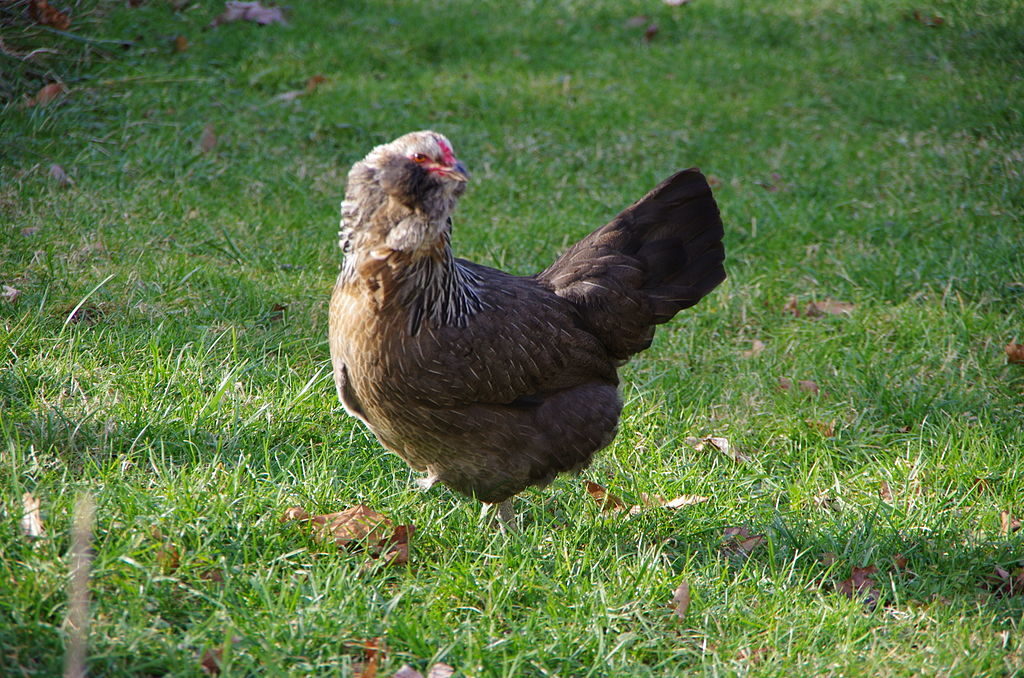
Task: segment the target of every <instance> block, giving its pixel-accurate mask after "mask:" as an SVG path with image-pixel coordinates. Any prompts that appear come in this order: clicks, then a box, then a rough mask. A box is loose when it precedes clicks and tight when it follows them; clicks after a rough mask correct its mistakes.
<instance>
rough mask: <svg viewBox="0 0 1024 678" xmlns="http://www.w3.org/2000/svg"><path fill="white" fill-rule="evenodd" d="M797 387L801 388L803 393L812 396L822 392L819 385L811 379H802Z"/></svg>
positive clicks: (797, 383)
mask: <svg viewBox="0 0 1024 678" xmlns="http://www.w3.org/2000/svg"><path fill="white" fill-rule="evenodd" d="M796 385H797V386H799V387H800V390H801V391H806V392H807V393H810V394H811V395H818V393H820V392H821V389H819V388H818V384H817V383H815V382H813V381H811V380H810V379H802V380H800V381H798V382H796Z"/></svg>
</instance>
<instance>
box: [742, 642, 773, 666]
mask: <svg viewBox="0 0 1024 678" xmlns="http://www.w3.org/2000/svg"><path fill="white" fill-rule="evenodd" d="M771 651H772V650H771V648H770V647H764V646H762V647H756V648H754V649H752V650H740V651H739V652H738V653H737V654H736V659H738V660H740V661H743V662H749V663H751V664H757V663H758V662H759V661H761V660H762V659H764V658H765V657H766V656H767V655H768V654H769V653H770V652H771Z"/></svg>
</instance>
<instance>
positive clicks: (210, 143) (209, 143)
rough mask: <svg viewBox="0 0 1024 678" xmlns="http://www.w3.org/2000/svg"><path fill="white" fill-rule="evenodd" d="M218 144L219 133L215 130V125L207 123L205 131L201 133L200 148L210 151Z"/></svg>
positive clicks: (203, 151) (204, 151)
mask: <svg viewBox="0 0 1024 678" xmlns="http://www.w3.org/2000/svg"><path fill="white" fill-rule="evenodd" d="M216 145H217V135H216V133H215V132H214V131H213V125H211V124H207V125H206V126H205V127H203V133H202V134H200V135H199V150H200V151H201V152H202V153H209V152H210V151H212V150H213V149H214V147H215V146H216Z"/></svg>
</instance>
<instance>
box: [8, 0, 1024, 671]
mask: <svg viewBox="0 0 1024 678" xmlns="http://www.w3.org/2000/svg"><path fill="white" fill-rule="evenodd" d="M131 4H132V3H124V2H113V1H112V0H110V1H107V0H103V1H99V2H98V1H97V0H80V1H78V2H76V3H75V4H74V5H73V6H72V16H71V25H70V27H69V28H68V29H67V31H65V32H63V33H56V32H53V30H46V29H43V28H39V27H38V26H35V25H34V24H33V23H32V22H31V21H29V20H28V19H27V18H26V17H25V16H24V15H22V14H21V12H22V11H23V9H24V6H23V4H19V3H7V4H5V5H4V6H3V7H2V8H0V32H2V35H3V41H4V42H3V46H4V50H3V53H2V54H0V68H2V70H0V81H2V84H0V96H2V97H3V101H2V106H3V107H2V112H0V284H2V285H4V287H2V288H0V289H2V290H3V295H2V296H0V516H2V523H3V525H4V529H3V530H0V674H2V675H11V676H49V675H58V674H60V673H61V672H62V671H63V666H64V652H65V646H66V644H67V642H68V638H69V634H68V629H69V626H68V625H67V623H66V617H67V615H68V602H67V601H68V585H67V583H68V580H69V556H68V553H69V550H70V548H71V528H72V514H73V510H74V506H75V503H76V500H77V498H78V497H79V496H83V495H88V496H91V497H92V498H93V500H94V501H95V507H96V510H95V524H94V526H93V531H92V532H93V537H92V539H93V542H92V549H93V554H94V558H93V561H92V566H91V572H90V576H91V584H90V592H91V596H92V608H91V615H92V621H91V626H90V631H89V649H88V666H89V671H90V674H91V675H96V676H151V675H152V676H156V675H203V671H204V669H203V667H202V666H201V658H202V657H204V656H205V658H206V660H207V661H206V664H207V667H208V668H212V667H213V666H214V665H216V667H217V670H220V671H221V675H239V676H241V675H271V676H277V675H289V676H308V675H340V676H354V675H360V674H362V675H363V676H364V677H365V678H370V676H372V674H373V672H374V671H376V672H377V675H378V676H381V677H385V676H391V675H392V674H394V673H395V672H396V671H398V670H399V667H401V666H402V665H403V664H409V665H410V666H412V667H414V668H415V669H417V670H419V671H421V672H422V673H423V674H424V675H426V674H427V673H428V670H429V669H430V667H431V666H433V665H435V664H437V663H438V662H443V663H444V664H448V665H450V666H451V667H454V668H455V669H456V671H457V673H456V675H458V676H462V675H465V676H474V677H477V676H479V677H492V676H493V677H498V676H508V677H517V678H518V677H523V676H560V677H563V678H568V677H582V676H678V675H684V674H696V675H701V674H707V675H716V676H717V675H734V674H742V675H751V676H781V675H785V676H803V675H837V676H838V675H843V676H911V675H938V676H947V675H948V676H972V675H1024V640H1022V635H1021V632H1022V628H1021V627H1022V623H1024V530H1018V529H1017V528H1018V526H1019V520H1020V518H1021V517H1022V516H1024V365H1020V364H1014V363H1012V362H1010V361H1009V359H1008V355H1007V352H1006V351H1005V350H1004V347H1006V346H1007V345H1008V344H1013V343H1024V218H1022V217H1024V180H1022V175H1021V173H1022V171H1024V78H1022V73H1024V43H1022V39H1021V36H1022V35H1024V2H1021V1H1020V0H988V1H971V2H952V1H940V0H930V1H927V2H926V1H925V0H921V2H916V0H868V1H865V2H853V1H843V0H820V1H812V0H793V1H792V2H774V1H772V0H757V1H752V2H746V3H738V2H727V1H726V0H693V2H689V3H686V4H683V5H682V6H678V7H675V6H669V5H667V4H665V3H663V2H662V1H661V0H646V1H644V2H640V1H618V0H587V1H586V2H578V1H576V0H563V1H561V2H522V3H516V2H503V1H501V0H484V1H479V0H478V1H470V0H448V1H445V0H438V1H437V2H416V1H414V0H393V1H389V2H367V1H361V0H351V1H346V2H326V1H323V0H320V1H309V2H295V3H290V5H291V6H290V9H289V11H288V14H287V17H288V23H287V24H286V25H281V24H278V23H273V24H270V25H266V26H260V25H257V24H255V23H252V22H244V21H243V22H234V23H225V24H222V25H219V26H216V27H210V24H211V21H212V20H213V19H214V17H216V16H217V15H218V13H220V12H221V11H222V9H223V4H221V3H218V2H214V1H213V0H197V1H194V2H190V1H189V0H184V1H183V2H175V3H172V2H164V1H163V0H146V1H144V2H142V3H141V4H140V5H139V6H137V7H132V6H131ZM33 49H47V50H54V51H52V52H38V53H35V54H32V55H31V56H29V55H30V52H31V50H33ZM316 76H322V77H319V78H318V77H316ZM54 81H60V82H62V83H63V84H64V91H58V92H56V97H55V98H54V99H53V100H51V101H46V97H45V96H43V97H42V100H40V96H39V94H38V92H39V90H40V88H41V87H43V85H46V84H47V83H51V82H54ZM49 91H50V92H51V93H54V92H55V90H54V89H53V88H51V89H50V90H49ZM422 128H431V129H436V130H438V131H440V132H443V133H445V134H446V135H447V136H448V137H449V138H451V139H452V141H453V143H454V144H455V149H456V152H457V153H458V155H459V157H460V159H461V160H462V161H463V162H464V163H465V164H466V165H467V166H468V168H469V170H470V171H471V172H472V181H471V183H470V188H469V190H468V192H467V194H466V196H465V197H464V199H463V201H462V203H461V204H460V206H459V208H458V211H457V213H456V220H455V232H454V247H455V249H456V252H457V254H459V255H460V256H464V257H466V258H470V259H473V260H476V261H479V262H482V263H485V264H489V265H492V266H499V267H502V268H505V269H506V270H510V271H512V272H514V273H519V274H528V273H533V272H536V271H538V270H540V269H542V268H543V267H545V266H546V265H547V264H548V263H550V262H551V260H552V259H553V257H554V256H555V254H556V253H557V252H559V251H561V250H562V249H563V248H565V247H566V246H568V245H569V244H571V243H572V242H573V241H574V240H575V239H577V238H579V237H581V236H582V235H584V234H585V233H587V232H588V231H589V230H591V229H593V228H595V227H597V226H599V225H601V224H603V223H604V222H605V221H606V220H608V219H610V218H611V217H612V216H614V215H615V214H616V213H617V211H618V210H620V209H622V208H623V207H625V206H627V205H628V204H630V203H631V202H632V201H633V200H635V199H637V198H638V197H640V196H641V195H643V193H644V192H646V191H647V190H648V189H649V188H651V187H653V186H654V185H655V184H656V183H657V182H658V181H659V180H660V179H662V178H664V177H666V176H668V175H669V174H671V173H672V172H673V171H675V170H677V169H680V168H683V167H689V166H699V167H701V168H702V170H703V171H704V172H705V173H706V174H708V175H710V176H711V177H712V184H713V186H714V190H715V194H716V197H717V199H718V201H719V204H720V207H721V210H722V215H723V220H724V222H725V226H726V252H727V261H726V265H727V270H728V272H729V279H728V280H727V281H726V282H725V283H724V284H723V285H722V286H721V287H720V288H718V289H717V290H716V291H715V292H713V293H712V294H711V295H710V296H709V297H708V298H707V299H705V300H704V301H703V302H702V303H701V304H699V305H698V306H696V307H695V308H693V309H691V310H688V311H685V312H683V313H682V314H681V315H680V316H679V317H678V318H677V319H676V320H675V321H673V322H672V323H670V324H668V325H665V326H663V327H662V328H661V329H659V331H658V334H657V337H656V341H655V343H654V345H653V346H652V347H651V349H649V350H648V351H646V352H645V353H643V354H641V355H640V356H638V357H637V358H636V359H634V360H633V361H632V362H631V363H630V364H629V365H628V366H627V367H626V368H625V369H624V370H623V373H622V376H623V387H622V391H623V396H624V399H625V401H626V407H625V410H624V414H623V420H622V425H621V428H620V433H619V435H618V437H617V439H616V440H615V442H614V443H613V445H612V446H611V447H609V448H608V449H607V450H605V451H604V452H603V453H602V454H600V455H599V456H598V458H597V460H596V461H595V463H594V464H593V465H592V466H591V468H590V469H588V470H587V471H585V472H584V474H583V475H582V476H581V477H563V478H560V479H559V480H557V481H556V482H555V483H554V484H553V485H552V486H551V487H549V488H547V489H546V490H543V491H529V492H526V493H524V494H523V495H521V496H520V497H519V498H518V499H517V510H518V512H519V514H520V516H521V522H522V524H521V530H520V531H518V532H512V533H501V532H498V531H496V530H495V529H493V527H492V526H491V524H490V523H489V521H488V519H487V518H483V517H481V516H480V511H479V506H478V505H477V504H475V503H474V502H472V501H469V500H466V499H463V498H461V497H459V496H457V495H455V494H453V493H452V492H450V491H449V490H447V489H445V488H443V487H435V488H434V489H432V490H430V491H429V492H427V493H423V492H421V491H419V490H417V489H416V488H415V487H414V485H413V480H414V475H413V474H412V473H411V472H410V471H409V470H408V469H407V467H406V465H405V464H404V463H403V462H402V461H401V460H400V459H398V458H397V457H394V456H391V455H387V454H385V453H384V452H383V450H382V448H381V447H380V446H379V444H378V443H377V442H376V440H375V439H374V438H373V437H372V435H370V434H369V433H368V432H367V431H366V430H365V429H364V428H363V427H362V426H361V425H359V424H358V422H356V421H355V420H353V419H350V418H348V417H347V416H346V415H345V413H344V411H343V409H342V408H341V407H340V405H339V404H338V402H337V399H336V395H335V391H334V386H333V384H332V382H331V378H330V369H329V356H328V349H327V341H326V331H327V320H326V307H327V300H328V297H329V294H330V289H331V286H332V285H333V282H334V278H335V275H336V273H337V271H338V268H339V266H340V262H341V252H340V251H339V249H338V246H337V229H338V218H339V214H338V207H339V202H340V200H341V197H342V195H343V192H344V183H345V175H346V173H347V171H348V168H349V167H350V166H351V164H352V163H353V162H355V161H356V160H358V159H359V158H361V157H362V156H363V155H365V154H366V152H367V151H368V150H369V149H370V148H372V147H373V146H374V145H376V144H378V143H382V142H385V141H387V140H390V139H391V138H394V137H396V136H398V135H400V134H402V133H404V132H407V131H411V130H414V129H422ZM54 165H56V166H58V167H59V168H60V170H55V169H52V166H54ZM65 177H66V178H65ZM706 436H715V437H718V438H725V439H727V440H728V442H729V448H728V452H727V453H726V452H724V451H723V450H720V449H718V448H716V446H715V445H714V444H712V443H711V442H706V443H704V444H703V445H702V444H700V443H699V442H698V441H697V440H695V439H701V438H704V437H706ZM721 446H722V445H721V444H719V447H721ZM585 481H591V482H593V483H597V484H600V485H601V486H603V487H604V488H606V489H607V491H608V492H611V493H614V494H615V495H617V496H618V497H620V498H621V499H622V501H623V502H624V503H626V504H628V505H640V504H643V498H644V496H645V495H647V496H649V495H652V494H657V495H661V496H663V497H665V498H672V497H676V496H679V495H683V494H687V495H697V496H699V497H703V498H706V501H700V502H698V503H694V504H692V505H689V506H685V507H683V508H680V509H677V510H672V509H668V508H659V507H646V506H644V507H642V508H641V510H636V511H633V512H629V511H614V510H601V507H600V506H599V505H598V503H596V502H595V501H594V499H593V498H592V497H591V496H590V495H589V494H588V490H587V486H586V484H585ZM26 493H28V494H29V495H30V496H29V497H27V498H28V499H32V498H34V499H36V500H38V501H39V502H40V518H41V522H42V528H43V531H44V534H43V535H42V536H38V537H31V536H29V535H27V534H26V528H27V527H28V526H27V525H26V523H25V521H24V520H23V513H24V512H25V509H24V500H25V499H26V497H25V495H26ZM359 504H364V505H366V506H369V507H371V508H372V509H374V510H375V511H378V512H380V513H381V514H384V515H385V516H387V517H388V518H390V519H391V520H392V521H393V522H394V524H396V525H413V526H415V532H414V534H413V536H412V538H411V542H410V553H409V558H408V562H407V563H405V564H402V563H395V564H392V565H386V564H385V563H383V562H382V561H381V560H380V559H376V560H375V559H373V557H372V553H373V549H372V545H367V546H368V547H369V548H362V549H360V548H338V547H337V546H335V545H334V544H331V543H325V542H323V541H318V540H315V539H314V538H313V537H312V536H311V531H310V530H309V529H307V528H306V527H304V526H302V525H301V524H299V523H297V522H294V521H292V522H282V521H281V517H282V515H283V514H284V512H285V510H286V509H288V508H289V507H291V506H296V505H298V506H302V507H304V508H305V509H307V510H308V511H309V512H310V513H314V514H324V513H331V512H336V511H341V510H343V509H346V508H349V507H353V506H356V505H359ZM855 568H856V569H855ZM684 582H685V583H686V584H688V586H689V594H690V600H689V605H688V608H686V609H685V610H683V609H681V606H679V605H678V604H677V603H674V602H673V592H675V591H676V590H677V588H678V587H679V586H680V585H681V584H683V583H684ZM374 647H375V648H377V649H376V650H375V649H373V648H374ZM217 652H219V653H221V654H220V656H217V654H216V653H217Z"/></svg>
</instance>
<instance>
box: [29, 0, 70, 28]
mask: <svg viewBox="0 0 1024 678" xmlns="http://www.w3.org/2000/svg"><path fill="white" fill-rule="evenodd" d="M28 15H29V16H30V17H32V20H33V21H35V22H36V23H38V24H42V25H43V26H50V27H51V28H56V29H57V30H58V31H66V30H68V29H69V28H71V17H70V16H69V15H68V14H67V13H66V12H61V11H58V10H56V9H54V7H53V6H52V5H50V3H49V2H47V0H31V2H29V5H28Z"/></svg>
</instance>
